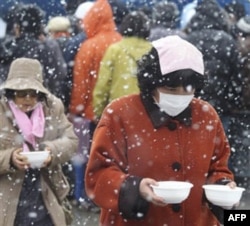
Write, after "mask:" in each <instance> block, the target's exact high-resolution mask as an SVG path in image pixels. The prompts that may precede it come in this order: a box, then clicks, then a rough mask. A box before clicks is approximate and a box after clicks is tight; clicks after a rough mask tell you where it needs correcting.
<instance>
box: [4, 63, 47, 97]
mask: <svg viewBox="0 0 250 226" xmlns="http://www.w3.org/2000/svg"><path fill="white" fill-rule="evenodd" d="M31 62H32V63H31ZM0 89H13V90H24V89H34V90H37V91H39V92H42V93H45V94H49V91H48V90H47V89H46V88H45V87H44V86H43V71H42V67H41V64H40V63H39V62H38V61H37V60H34V61H30V60H27V58H20V59H17V60H15V61H14V62H13V64H12V66H11V67H10V70H9V73H8V77H7V79H6V81H5V82H4V83H3V84H1V86H0Z"/></svg>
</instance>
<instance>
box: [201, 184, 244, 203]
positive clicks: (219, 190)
mask: <svg viewBox="0 0 250 226" xmlns="http://www.w3.org/2000/svg"><path fill="white" fill-rule="evenodd" d="M202 187H203V189H204V190H205V195H206V197H207V199H208V200H209V201H210V202H211V203H212V204H214V205H216V206H221V207H232V206H233V205H235V204H236V203H238V202H239V201H240V199H241V196H242V193H243V191H245V188H241V187H236V188H230V187H229V186H227V185H215V184H211V185H203V186H202Z"/></svg>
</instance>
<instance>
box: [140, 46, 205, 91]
mask: <svg viewBox="0 0 250 226" xmlns="http://www.w3.org/2000/svg"><path fill="white" fill-rule="evenodd" d="M137 77H138V85H139V88H140V90H141V93H144V94H148V95H150V94H151V92H152V91H153V90H154V89H155V88H156V87H162V86H169V87H177V86H183V87H184V88H187V86H192V87H193V88H194V89H196V90H200V89H202V87H203V86H204V84H205V78H204V75H201V74H199V73H197V72H195V71H193V70H192V69H183V70H178V71H174V72H171V73H168V74H167V75H162V73H161V69H160V63H159V57H158V53H157V51H156V49H155V48H152V50H151V51H150V52H149V53H148V54H146V55H144V56H143V57H142V58H141V60H139V61H138V73H137Z"/></svg>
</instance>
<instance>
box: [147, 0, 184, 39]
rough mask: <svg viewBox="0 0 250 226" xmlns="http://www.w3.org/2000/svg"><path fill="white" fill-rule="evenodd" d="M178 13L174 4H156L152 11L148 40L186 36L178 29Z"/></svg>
mask: <svg viewBox="0 0 250 226" xmlns="http://www.w3.org/2000/svg"><path fill="white" fill-rule="evenodd" d="M179 23H180V11H179V9H178V7H177V4H176V3H175V2H167V1H166V2H165V1H162V2H158V3H156V4H155V5H154V7H153V9H152V27H151V31H150V36H149V40H150V41H154V40H157V39H159V38H163V37H165V36H167V35H179V36H180V37H183V38H185V36H186V34H185V33H184V32H182V31H181V30H180V29H179Z"/></svg>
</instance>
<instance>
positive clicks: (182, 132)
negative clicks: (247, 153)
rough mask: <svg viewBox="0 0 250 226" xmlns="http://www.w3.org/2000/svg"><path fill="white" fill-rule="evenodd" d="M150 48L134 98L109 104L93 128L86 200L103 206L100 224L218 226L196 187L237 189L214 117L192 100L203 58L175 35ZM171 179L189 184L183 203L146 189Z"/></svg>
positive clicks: (224, 139) (225, 142) (226, 145)
mask: <svg viewBox="0 0 250 226" xmlns="http://www.w3.org/2000/svg"><path fill="white" fill-rule="evenodd" d="M152 44H153V47H152V49H151V51H150V52H149V53H148V54H146V55H144V56H143V57H142V59H141V60H140V61H139V62H138V74H137V76H138V84H139V88H140V94H132V95H129V96H126V97H121V98H119V99H116V100H114V101H113V102H111V103H110V104H109V105H108V106H107V107H106V109H105V110H104V112H103V114H102V117H101V119H100V121H99V124H98V125H97V128H96V130H95V133H94V137H93V143H92V147H91V151H90V158H89V162H88V165H87V169H86V174H85V181H86V191H87V194H88V195H89V197H90V198H91V199H92V200H93V201H94V202H95V203H96V204H97V205H98V206H100V207H101V216H100V225H102V226H104V225H105V226H111V225H115V226H151V225H152V226H155V225H168V226H211V225H213V226H219V225H220V223H219V220H218V219H217V217H216V215H215V214H214V211H213V209H211V208H210V204H209V203H208V201H207V200H206V197H205V196H204V192H203V188H202V186H203V185H204V184H224V185H228V186H230V187H232V188H234V187H235V186H236V183H235V182H234V176H233V174H232V172H231V171H230V170H229V168H228V158H229V155H230V147H229V143H228V140H227V137H226V135H225V132H224V130H223V126H222V123H221V121H220V118H219V116H218V114H217V113H216V111H215V110H214V108H213V107H212V106H211V105H210V104H209V103H208V102H205V101H203V100H201V99H199V98H196V97H195V94H196V92H197V91H199V90H200V89H201V88H202V87H203V85H204V80H205V78H204V62H203V58H202V54H201V52H200V51H199V50H198V49H197V48H196V47H194V46H193V45H192V44H191V43H189V42H187V41H185V40H183V39H181V38H180V37H178V36H168V37H165V38H162V39H159V40H156V41H154V42H153V43H152ZM170 180H175V181H188V182H191V183H192V184H193V188H192V189H191V192H190V195H189V197H188V198H187V199H186V200H185V201H184V202H182V203H180V204H167V203H165V202H164V200H163V199H162V198H161V197H158V196H156V195H155V194H154V192H153V190H152V188H151V185H158V181H170ZM220 208H221V207H220ZM221 210H222V208H221Z"/></svg>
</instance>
